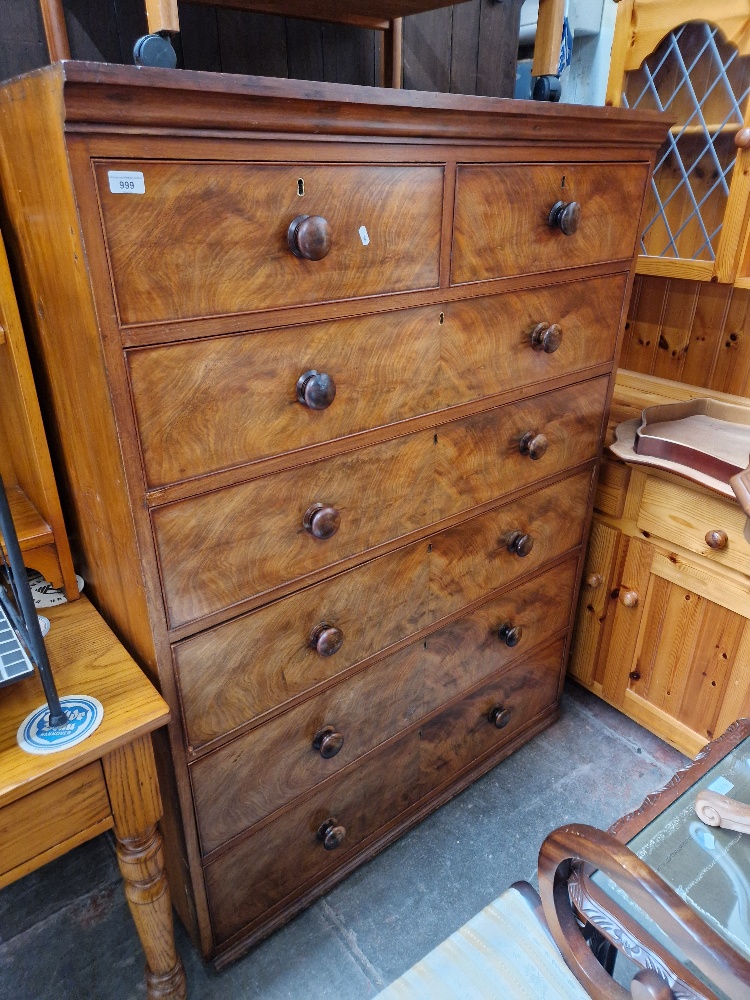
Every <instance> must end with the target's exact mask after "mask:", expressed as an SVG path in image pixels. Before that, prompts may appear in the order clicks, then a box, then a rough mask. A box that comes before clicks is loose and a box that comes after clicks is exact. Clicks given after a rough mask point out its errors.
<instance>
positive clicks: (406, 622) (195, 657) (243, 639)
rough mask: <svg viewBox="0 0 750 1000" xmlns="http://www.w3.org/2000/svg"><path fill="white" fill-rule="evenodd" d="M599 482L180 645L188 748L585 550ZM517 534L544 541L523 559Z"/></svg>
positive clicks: (488, 517) (414, 549) (560, 487)
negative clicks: (328, 640)
mask: <svg viewBox="0 0 750 1000" xmlns="http://www.w3.org/2000/svg"><path fill="white" fill-rule="evenodd" d="M590 480H591V475H590V473H582V474H580V475H577V476H575V477H573V478H572V479H565V480H563V481H562V482H560V483H557V484H555V485H554V486H549V487H547V488H546V489H543V490H539V491H538V492H536V493H534V494H532V496H530V497H524V498H522V499H520V500H516V501H514V502H512V503H510V504H506V505H504V506H502V507H499V508H498V509H496V510H491V511H488V512H487V513H485V514H482V515H479V516H478V517H475V518H472V519H471V520H469V521H467V522H465V523H464V524H461V525H458V526H457V527H454V528H450V529H448V530H446V531H442V532H439V533H436V534H434V535H431V536H430V537H429V538H428V539H423V540H421V541H418V542H414V543H412V544H411V545H408V546H404V547H403V548H401V549H397V550H396V551H395V552H390V553H388V554H387V555H384V556H380V557H379V558H378V559H374V560H372V561H371V562H368V563H365V564H364V565H363V566H358V567H356V568H354V569H351V570H349V571H348V572H346V573H342V574H340V575H339V576H337V577H334V578H333V579H331V580H325V581H323V582H322V583H318V584H316V585H315V586H313V587H308V588H307V589H305V590H302V591H300V592H299V593H296V594H292V595H290V596H288V597H284V598H282V599H281V600H280V601H276V602H275V603H274V604H270V605H268V606H267V607H264V608H260V609H259V610H257V611H253V612H250V613H249V614H245V615H242V616H241V617H238V618H235V619H233V620H232V621H229V622H227V623H226V624H223V625H220V626H218V627H217V628H214V629H210V630H208V631H206V632H203V633H201V634H199V635H196V636H193V637H191V638H189V639H186V640H184V641H183V642H180V643H177V644H176V645H175V646H174V647H173V655H174V660H175V664H176V671H177V681H178V685H179V688H180V696H181V701H182V705H183V719H184V726H185V731H186V737H187V740H188V744H189V745H191V746H192V747H195V748H199V747H201V746H203V745H204V744H206V743H209V742H210V741H211V740H213V739H216V738H217V737H220V736H222V735H224V734H225V733H229V732H231V731H232V730H234V729H237V728H238V727H240V726H243V725H245V724H247V723H249V722H252V721H253V720H255V719H256V718H258V717H259V716H262V715H263V714H264V713H266V712H268V711H270V710H271V709H273V708H275V707H276V706H277V705H281V704H283V703H284V702H286V701H288V700H289V699H291V698H294V697H295V696H297V695H300V694H301V693H303V692H304V691H306V690H309V689H311V688H313V687H315V686H316V685H318V684H321V683H324V682H325V681H326V680H328V679H329V678H332V677H334V676H335V675H336V674H338V673H340V672H342V671H344V670H346V669H348V668H350V667H352V666H353V665H355V664H356V663H358V662H360V661H362V660H364V659H366V658H367V657H369V656H372V655H373V654H375V653H378V652H379V651H380V650H384V649H387V648H388V646H390V645H392V644H393V643H395V642H398V641H399V640H401V639H405V638H407V637H408V636H409V635H411V634H412V633H414V632H417V631H419V630H420V629H422V628H426V627H427V626H428V625H430V624H431V623H432V622H435V621H438V620H439V619H440V618H442V617H444V616H446V615H450V614H455V613H456V612H458V611H460V610H461V608H463V607H464V606H466V605H467V604H470V603H472V602H473V601H477V600H480V599H481V598H482V597H483V596H484V595H486V594H491V593H492V592H493V591H496V590H499V589H500V588H501V587H505V586H507V585H509V584H511V583H512V582H513V581H514V580H515V579H517V578H519V577H520V576H521V575H525V574H529V573H533V572H534V571H535V570H537V569H540V568H541V567H542V566H543V565H544V564H545V563H546V562H549V561H550V560H552V559H556V558H557V557H559V556H561V555H562V554H563V553H564V552H567V551H568V549H571V548H573V547H574V546H576V545H578V544H579V543H580V541H581V533H582V530H583V519H584V514H585V511H586V504H587V500H588V490H589V484H590ZM513 530H523V531H527V532H528V533H529V534H530V535H531V536H532V538H533V540H534V545H533V548H532V550H531V552H530V553H529V554H528V555H527V556H525V557H523V558H518V557H517V556H514V555H511V554H510V553H509V552H508V550H507V546H504V545H503V543H502V539H503V538H506V537H507V535H508V533H509V532H510V531H513ZM321 622H325V623H327V624H329V625H332V626H334V627H335V628H338V629H339V630H340V631H341V633H342V636H343V642H342V644H341V647H340V649H339V650H338V651H337V652H336V653H335V654H333V655H329V656H320V655H319V654H318V653H317V651H316V650H315V649H314V648H312V647H311V645H310V639H311V634H312V632H313V629H314V628H315V627H316V626H317V625H319V624H320V623H321ZM282 665H283V669H282V668H281V667H282Z"/></svg>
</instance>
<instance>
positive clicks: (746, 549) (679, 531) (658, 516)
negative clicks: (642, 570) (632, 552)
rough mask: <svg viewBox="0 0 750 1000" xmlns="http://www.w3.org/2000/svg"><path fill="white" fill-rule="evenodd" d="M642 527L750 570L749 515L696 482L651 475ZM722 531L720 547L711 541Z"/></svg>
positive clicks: (640, 521) (642, 507) (726, 563)
mask: <svg viewBox="0 0 750 1000" xmlns="http://www.w3.org/2000/svg"><path fill="white" fill-rule="evenodd" d="M638 527H639V528H640V529H641V530H642V531H645V532H648V534H649V535H653V536H654V537H656V538H663V539H666V541H668V542H674V543H675V545H681V546H682V547H683V548H686V549H689V550H690V551H691V552H697V553H698V554H699V555H702V556H706V557H707V558H709V559H712V560H714V561H715V562H719V563H722V564H723V565H724V566H731V568H732V569H736V570H739V571H740V572H741V573H748V574H750V542H748V539H747V534H746V529H747V518H746V517H745V515H744V514H743V512H742V509H741V508H740V506H739V504H737V503H733V502H732V501H731V500H724V499H723V498H722V497H719V496H715V495H712V494H709V493H708V492H704V491H703V490H700V489H697V488H695V487H693V486H682V485H681V484H680V483H676V482H672V481H671V480H667V479H659V478H657V477H656V476H649V477H648V479H647V480H646V485H645V487H644V490H643V496H642V498H641V505H640V509H639V511H638ZM718 532H721V533H723V535H724V536H725V537H724V538H722V537H719V539H718V542H719V545H720V547H718V548H714V547H712V546H711V545H709V541H708V539H709V538H711V540H712V541H714V544H715V543H716V541H717V539H716V538H714V537H711V536H712V533H718ZM722 543H723V544H722Z"/></svg>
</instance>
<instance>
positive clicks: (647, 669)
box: [602, 538, 750, 757]
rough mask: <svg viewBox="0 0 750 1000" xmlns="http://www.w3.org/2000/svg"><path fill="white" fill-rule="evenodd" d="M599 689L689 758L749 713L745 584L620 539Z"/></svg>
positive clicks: (749, 591) (749, 590)
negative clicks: (623, 546)
mask: <svg viewBox="0 0 750 1000" xmlns="http://www.w3.org/2000/svg"><path fill="white" fill-rule="evenodd" d="M614 591H616V594H617V601H616V610H615V613H614V621H613V626H612V634H611V638H610V641H609V648H608V651H607V657H606V662H605V666H604V681H603V689H602V694H603V696H604V698H605V699H606V700H607V701H609V702H610V703H612V704H614V705H617V706H618V707H621V708H622V710H623V711H624V712H625V713H626V714H627V715H629V716H630V717H631V718H633V719H635V720H636V721H638V722H640V723H641V724H642V725H644V726H645V727H646V728H647V729H649V730H651V732H653V733H656V734H657V735H658V736H661V737H662V738H663V739H665V740H667V741H668V742H669V743H671V744H672V745H673V746H675V747H677V749H678V750H681V751H682V752H683V753H686V754H687V755H688V756H691V757H692V756H694V755H695V754H696V753H697V752H698V750H700V748H701V747H702V746H704V745H705V743H706V742H708V741H709V740H711V739H713V738H714V736H715V735H716V734H717V733H721V732H723V731H724V729H726V727H727V726H728V725H729V724H730V723H731V722H732V721H734V720H735V719H737V718H741V717H742V716H745V715H747V714H748V713H749V712H750V672H749V671H748V669H747V667H748V662H750V622H749V621H748V619H749V618H750V583H747V582H744V581H743V582H738V580H737V578H735V577H730V576H729V575H726V576H724V575H719V574H718V573H716V572H715V571H713V570H711V571H709V570H706V569H705V568H704V567H703V566H701V564H700V563H698V562H697V561H696V562H693V561H692V560H690V559H689V558H688V557H685V556H683V555H678V554H677V553H675V552H674V551H670V550H669V549H666V548H661V547H659V546H657V545H652V544H651V543H649V542H645V541H642V540H641V539H639V538H632V539H630V541H629V544H628V551H627V557H626V559H625V562H624V566H623V570H622V574H621V576H620V580H619V583H618V586H617V587H616V588H613V592H614Z"/></svg>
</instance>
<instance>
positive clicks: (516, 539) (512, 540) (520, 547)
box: [508, 531, 534, 558]
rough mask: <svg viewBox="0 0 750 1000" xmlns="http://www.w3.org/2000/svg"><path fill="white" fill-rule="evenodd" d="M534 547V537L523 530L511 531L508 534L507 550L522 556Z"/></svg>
mask: <svg viewBox="0 0 750 1000" xmlns="http://www.w3.org/2000/svg"><path fill="white" fill-rule="evenodd" d="M533 548H534V539H533V538H532V537H531V535H527V534H526V533H525V532H523V531H511V533H510V534H509V535H508V552H512V553H513V554H514V555H517V556H520V557H521V558H523V557H524V556H527V555H528V554H529V552H531V550H532V549H533Z"/></svg>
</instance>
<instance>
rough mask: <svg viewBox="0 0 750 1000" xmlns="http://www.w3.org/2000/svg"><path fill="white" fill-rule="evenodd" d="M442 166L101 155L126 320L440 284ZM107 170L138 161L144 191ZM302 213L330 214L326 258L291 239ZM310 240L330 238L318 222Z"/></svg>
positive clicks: (110, 246) (104, 204) (102, 193)
mask: <svg viewBox="0 0 750 1000" xmlns="http://www.w3.org/2000/svg"><path fill="white" fill-rule="evenodd" d="M443 169H444V168H443V166H442V165H435V166H433V165H425V166H422V165H419V166H413V165H402V164H401V165H393V166H376V165H368V164H361V165H357V164H352V165H348V164H340V165H339V164H294V163H291V164H263V163H241V162H226V161H225V162H223V163H220V162H211V163H199V162H192V161H166V162H165V161H157V160H150V161H143V162H138V161H133V160H130V161H127V162H115V161H112V160H107V161H100V162H98V163H97V164H96V180H97V186H98V194H99V202H100V205H101V212H102V222H103V226H104V235H105V240H106V245H107V252H108V255H109V261H110V268H111V272H112V280H113V283H114V290H115V297H116V301H117V308H118V312H119V317H120V322H121V323H122V324H123V325H130V324H135V323H149V322H156V321H160V320H179V319H190V318H193V317H201V316H218V315H222V314H227V313H241V312H252V311H256V310H263V309H275V308H278V307H279V306H291V305H303V304H306V303H312V302H326V301H330V300H334V299H350V298H355V297H358V296H362V295H377V294H382V293H384V292H398V291H405V290H407V289H419V288H433V287H436V286H437V284H438V277H439V258H440V227H441V220H442V206H443ZM111 170H115V171H123V170H127V171H129V172H131V173H132V172H133V171H137V172H140V173H142V175H143V185H144V188H145V191H144V192H143V193H141V194H127V193H126V194H120V193H113V192H112V191H111V190H110V180H109V172H110V171H111ZM301 191H303V192H304V193H302V194H300V192H301ZM301 216H309V217H310V218H313V219H317V218H320V219H325V220H326V223H327V229H328V237H329V239H330V251H329V252H328V253H327V255H326V256H324V257H323V258H322V259H304V258H300V257H298V256H296V255H295V253H294V252H292V249H291V248H290V242H289V232H290V224H291V223H292V222H293V221H294V220H295V219H298V218H299V217H301ZM303 242H304V241H303ZM313 242H315V244H316V246H318V247H320V245H321V243H322V242H323V241H321V239H320V230H318V231H316V233H315V234H314V241H313ZM313 252H319V251H315V250H314V251H313Z"/></svg>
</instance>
